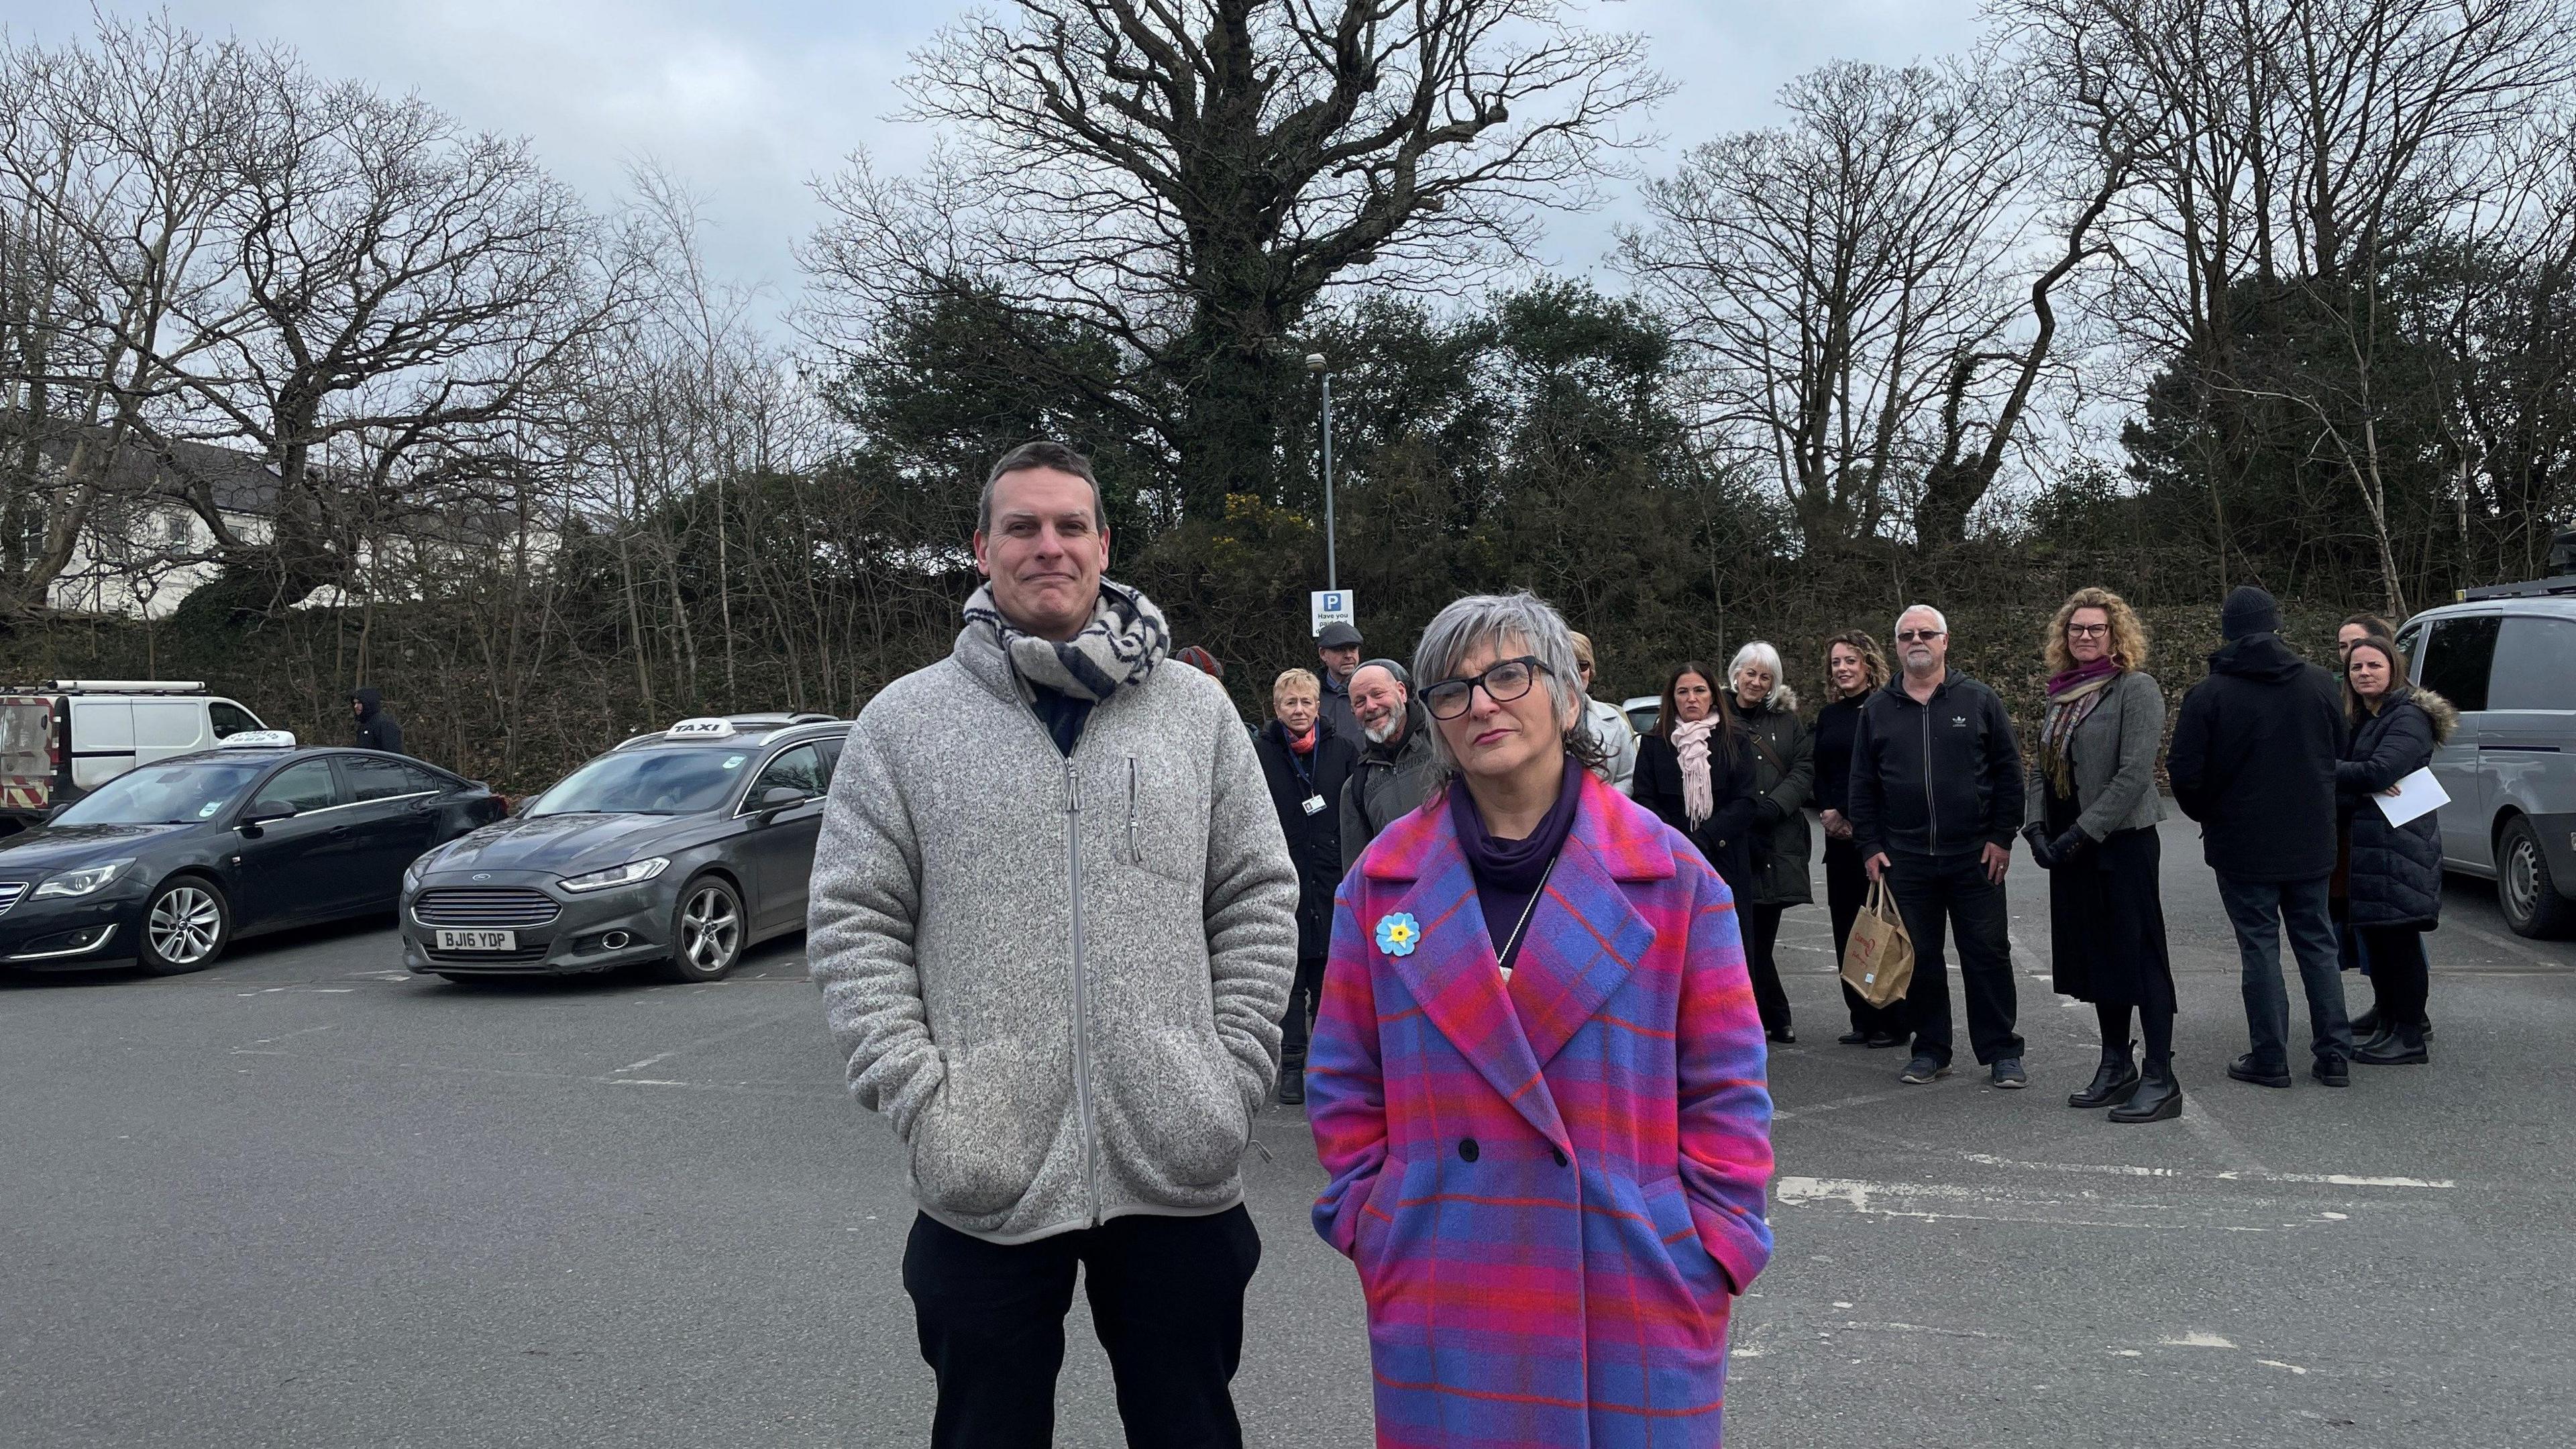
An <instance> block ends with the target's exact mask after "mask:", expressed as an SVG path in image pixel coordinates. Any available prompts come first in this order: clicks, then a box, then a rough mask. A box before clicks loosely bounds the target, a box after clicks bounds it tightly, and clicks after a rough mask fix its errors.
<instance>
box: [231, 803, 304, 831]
mask: <svg viewBox="0 0 2576 1449" xmlns="http://www.w3.org/2000/svg"><path fill="white" fill-rule="evenodd" d="M294 818H295V807H294V806H292V805H282V804H279V803H278V802H276V801H274V800H267V801H262V802H260V803H258V804H256V805H253V806H251V807H250V808H249V809H248V810H245V811H243V812H242V813H241V818H240V819H239V820H236V821H234V822H233V828H234V829H235V830H238V831H240V832H241V833H242V834H244V835H253V836H255V835H257V834H259V828H260V827H261V826H263V825H269V824H273V823H275V822H277V821H280V820H292V819H294Z"/></svg>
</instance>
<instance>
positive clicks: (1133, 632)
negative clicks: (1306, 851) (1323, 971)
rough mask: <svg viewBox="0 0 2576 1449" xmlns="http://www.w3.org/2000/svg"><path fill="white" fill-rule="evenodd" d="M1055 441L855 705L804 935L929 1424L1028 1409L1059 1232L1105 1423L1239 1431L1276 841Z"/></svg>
mask: <svg viewBox="0 0 2576 1449" xmlns="http://www.w3.org/2000/svg"><path fill="white" fill-rule="evenodd" d="M1108 552H1109V550H1108V534H1107V531H1106V530H1105V528H1104V527H1103V526H1102V520H1101V516H1100V507H1099V492H1098V485H1097V483H1096V482H1095V481H1094V480H1093V478H1092V475H1091V470H1090V466H1089V464H1088V463H1087V462H1086V461H1085V460H1084V459H1083V458H1082V457H1081V456H1080V455H1079V454H1077V453H1075V452H1073V451H1072V450H1071V449H1069V448H1066V447H1064V446H1063V445H1061V444H1054V443H1032V444H1028V445H1025V446H1023V447H1021V448H1019V449H1017V450H1014V451H1013V452H1012V453H1011V454H1009V455H1008V456H1006V457H1004V458H1003V459H1002V460H1001V462H999V463H997V464H996V465H994V469H993V473H992V476H991V477H990V478H989V479H988V480H987V481H986V484H985V494H984V504H983V508H982V511H981V515H980V518H979V523H978V528H977V531H976V537H975V554H976V561H977V564H978V566H979V567H980V568H981V569H982V570H983V572H984V574H985V576H986V577H987V579H988V580H989V582H988V584H987V585H986V586H985V588H984V589H982V590H980V591H979V592H978V593H977V594H976V596H975V598H974V599H973V600H972V601H970V602H969V604H968V605H967V610H966V619H967V622H966V627H965V628H964V629H963V630H962V631H960V632H959V634H958V636H957V644H956V648H955V650H954V652H952V653H951V654H950V655H949V657H948V658H946V659H945V660H942V661H940V662H939V663H937V664H934V665H931V666H930V667H929V668H927V669H922V670H919V671H916V672H915V673H912V674H909V675H906V676H905V677H904V678H902V679H899V680H897V681H895V682H894V683H893V684H890V685H888V686H887V687H886V688H885V690H884V691H883V692H881V693H879V694H878V695H877V697H876V698H875V699H874V700H873V701H871V702H870V703H869V705H868V707H867V708H866V710H865V711H863V712H862V713H861V714H860V716H859V720H858V724H857V726H856V727H855V728H854V729H852V731H851V732H850V737H849V743H848V745H847V747H846V748H845V750H844V752H843V754H842V757H841V762H840V765H839V768H838V770H837V771H836V773H835V775H834V777H833V781H832V794H831V800H830V804H829V805H828V807H827V808H826V810H825V813H824V822H823V835H822V840H821V843H820V845H819V846H818V848H817V850H816V852H815V857H814V878H813V892H812V904H811V907H810V915H809V921H808V924H809V927H810V935H809V944H808V950H809V954H810V957H811V959H812V962H813V974H814V978H815V980H816V981H817V982H818V983H819V984H820V985H821V986H822V988H823V997H824V1002H825V1007H826V1010H827V1013H828V1015H829V1018H830V1024H831V1028H832V1034H833V1038H834V1040H835V1042H836V1043H837V1044H838V1045H839V1047H840V1050H841V1051H842V1053H843V1054H844V1056H845V1057H846V1059H847V1061H848V1064H849V1081H850V1088H851V1091H852V1093H853V1094H854V1095H856V1096H857V1097H858V1099H859V1101H860V1102H861V1103H862V1104H863V1105H865V1106H867V1107H869V1108H871V1109H873V1110H876V1111H880V1112H883V1113H885V1114H886V1117H887V1119H888V1120H889V1121H890V1122H891V1123H892V1125H893V1127H894V1130H895V1133H896V1134H897V1135H898V1136H900V1137H901V1138H902V1139H903V1140H904V1142H905V1143H906V1144H907V1145H908V1146H909V1147H910V1149H911V1163H912V1188H913V1196H914V1199H915V1201H916V1202H918V1203H919V1205H920V1208H921V1215H920V1216H919V1217H918V1218H917V1219H916V1221H915V1222H914V1225H913V1230H912V1237H911V1241H910V1243H909V1245H908V1247H907V1249H906V1251H905V1254H904V1286H905V1288H906V1290H907V1291H908V1292H910V1294H911V1295H912V1299H913V1306H914V1317H915V1320H916V1325H917V1327H918V1330H919V1334H920V1340H921V1350H922V1356H923V1358H924V1359H926V1360H927V1361H928V1362H929V1364H930V1366H931V1368H932V1370H933V1372H934V1373H935V1374H936V1376H937V1378H938V1384H939V1395H938V1408H937V1410H936V1414H935V1418H934V1421H933V1425H932V1431H931V1442H932V1444H933V1445H934V1446H947V1445H960V1446H964V1445H1020V1444H1030V1445H1042V1444H1045V1443H1047V1442H1048V1441H1049V1437H1050V1435H1051V1433H1052V1425H1053V1414H1054V1398H1055V1377H1056V1371H1057V1368H1058V1367H1059V1365H1060V1364H1061V1362H1062V1358H1063V1351H1064V1314H1065V1312H1066V1310H1067V1309H1068V1308H1069V1307H1070V1306H1071V1303H1072V1294H1073V1286H1074V1275H1075V1268H1076V1265H1077V1264H1079V1265H1081V1266H1082V1267H1083V1268H1084V1269H1085V1270H1086V1271H1087V1276H1088V1283H1089V1292H1090V1296H1091V1301H1092V1305H1093V1316H1094V1320H1095V1322H1096V1323H1097V1324H1098V1327H1099V1331H1100V1336H1101V1340H1102V1345H1103V1347H1104V1348H1106V1349H1107V1351H1108V1355H1109V1359H1110V1363H1111V1366H1112V1368H1113V1370H1114V1371H1115V1373H1116V1376H1117V1379H1118V1388H1119V1403H1120V1407H1121V1411H1122V1413H1123V1414H1125V1415H1126V1416H1127V1420H1128V1423H1127V1428H1128V1433H1129V1442H1130V1443H1133V1444H1171V1445H1175V1446H1178V1445H1192V1446H1198V1445H1220V1444H1222V1445H1237V1444H1240V1443H1241V1442H1242V1438H1241V1430H1240V1428H1239V1427H1238V1425H1237V1421H1236V1419H1235V1414H1234V1407H1233V1401H1232V1398H1231V1396H1230V1392H1229V1390H1228V1384H1229V1382H1230V1381H1231V1379H1232V1377H1233V1374H1234V1371H1235V1368H1236V1365H1237V1364H1238V1362H1239V1361H1240V1358H1241V1350H1242V1337H1243V1294H1244V1289H1245V1287H1246V1286H1247V1285H1248V1284H1249V1283H1250V1281H1251V1277H1252V1272H1253V1268H1254V1266H1255V1264H1256V1263H1257V1262H1258V1260H1259V1257H1260V1240H1259V1237H1258V1235H1257V1234H1256V1233H1255V1232H1254V1230H1253V1226H1252V1220H1251V1217H1250V1215H1249V1214H1247V1213H1246V1212H1245V1211H1244V1208H1243V1205H1242V1201H1243V1188H1242V1181H1241V1178H1240V1176H1239V1175H1238V1164H1239V1160H1240V1158H1241V1156H1242V1154H1243V1152H1244V1150H1245V1147H1246V1145H1247V1144H1248V1142H1249V1139H1250V1135H1251V1124H1252V1115H1253V1113H1254V1112H1255V1111H1256V1110H1257V1109H1258V1107H1259V1105H1260V1104H1261V1103H1262V1101H1263V1100H1264V1099H1265V1098H1266V1097H1267V1095H1268V1094H1269V1092H1270V1089H1271V1085H1272V1083H1273V1080H1274V1079H1275V1077H1276V1075H1277V1073H1278V1069H1279V1025H1278V1022H1279V1016H1280V1012H1281V1009H1282V1007H1283V1006H1284V1005H1285V1003H1286V1001H1287V996H1288V984H1289V980H1290V977H1291V976H1292V975H1293V974H1294V972H1295V970H1296V964H1297V920H1296V911H1297V874H1296V869H1295V867H1294V865H1293V864H1292V863H1291V862H1290V859H1289V855H1288V848H1287V843H1286V841H1285V839H1284V838H1283V837H1282V835H1281V833H1280V829H1279V821H1278V818H1277V816H1276V814H1275V813H1274V812H1273V811H1272V809H1271V805H1270V797H1269V792H1268V789H1267V788H1266V786H1265V785H1264V784H1263V782H1262V777H1261V771H1260V767H1259V765H1258V764H1257V763H1256V762H1255V759H1254V756H1253V752H1252V745H1251V741H1250V740H1249V739H1248V738H1247V737H1246V736H1245V734H1244V732H1243V729H1242V727H1241V725H1240V723H1239V722H1238V721H1237V719H1236V717H1235V714H1234V710H1233V708H1232V706H1231V705H1230V704H1229V702H1228V701H1227V699H1226V696H1225V693H1224V691H1223V689H1222V688H1221V687H1220V686H1219V685H1218V684H1217V682H1216V681H1215V680H1213V679H1211V678H1209V677H1208V676H1206V675H1204V674H1201V673H1199V672H1198V671H1196V670H1192V669H1173V668H1158V667H1156V666H1157V665H1159V664H1160V663H1161V662H1162V659H1163V657H1164V655H1165V654H1166V653H1167V652H1168V650H1169V648H1170V636H1169V634H1168V633H1167V632H1166V631H1165V629H1164V626H1163V620H1162V616H1161V615H1160V614H1159V613H1157V612H1156V611H1155V610H1154V607H1153V605H1152V604H1151V603H1149V602H1148V601H1146V599H1145V598H1144V597H1143V596H1142V595H1140V594H1138V593H1136V592H1135V591H1133V590H1131V589H1128V588H1125V587H1124V586H1121V585H1118V584H1114V583H1110V582H1107V581H1105V580H1103V579H1102V578H1101V573H1102V571H1103V570H1104V569H1105V568H1106V567H1107V564H1108Z"/></svg>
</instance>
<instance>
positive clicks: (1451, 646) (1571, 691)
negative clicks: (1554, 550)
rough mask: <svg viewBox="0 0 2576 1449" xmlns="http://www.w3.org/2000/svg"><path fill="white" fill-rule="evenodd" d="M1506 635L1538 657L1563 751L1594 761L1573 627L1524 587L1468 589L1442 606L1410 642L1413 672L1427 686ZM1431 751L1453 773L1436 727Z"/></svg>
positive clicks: (1597, 749)
mask: <svg viewBox="0 0 2576 1449" xmlns="http://www.w3.org/2000/svg"><path fill="white" fill-rule="evenodd" d="M1508 640H1517V641H1519V643H1520V649H1519V651H1518V652H1521V653H1526V654H1529V655H1530V656H1532V657H1534V658H1536V659H1537V660H1538V663H1539V679H1540V681H1541V683H1543V684H1544V685H1545V686H1546V688H1547V697H1548V702H1549V703H1551V704H1553V705H1555V706H1556V716H1557V722H1558V724H1559V725H1561V726H1562V727H1563V729H1564V732H1565V748H1566V750H1567V752H1568V753H1571V754H1573V755H1574V756H1575V757H1576V758H1578V759H1580V760H1582V761H1583V762H1584V763H1585V764H1586V765H1590V764H1593V763H1595V762H1596V761H1595V759H1594V757H1595V756H1598V755H1599V754H1600V753H1601V744H1600V742H1599V741H1598V740H1595V739H1593V738H1592V735H1591V732H1590V731H1588V730H1587V729H1585V728H1584V725H1583V706H1584V701H1585V695H1584V693H1583V676H1582V674H1581V673H1580V672H1579V671H1578V669H1577V667H1576V665H1575V661H1574V634H1573V631H1572V630H1570V629H1568V628H1567V627H1566V624H1565V616H1564V615H1562V614H1560V613H1558V612H1557V611H1556V608H1555V606H1553V605H1551V604H1549V603H1548V602H1547V601H1546V600H1545V599H1542V598H1540V597H1539V596H1538V595H1536V594H1533V593H1531V592H1529V591H1528V590H1526V589H1523V590H1521V591H1520V592H1518V593H1510V594H1470V595H1468V596H1467V597H1466V598H1463V599H1460V600H1458V601H1457V602H1456V603H1453V604H1451V605H1450V606H1449V607H1448V608H1445V609H1443V610H1441V611H1440V613H1439V615H1438V616H1437V617H1435V618H1434V619H1432V621H1431V623H1430V625H1429V626H1428V627H1427V628H1425V629H1424V630H1423V631H1422V642H1421V643H1419V644H1417V645H1415V646H1414V650H1413V677H1414V678H1416V679H1422V680H1428V681H1430V683H1429V684H1425V685H1423V686H1422V688H1423V689H1428V688H1430V687H1431V684H1438V683H1440V682H1442V681H1444V680H1447V679H1449V678H1451V677H1453V676H1454V675H1456V673H1457V672H1458V664H1459V661H1461V660H1463V659H1465V658H1466V657H1467V656H1468V655H1469V654H1471V653H1474V652H1475V650H1476V648H1477V646H1479V645H1490V646H1492V647H1493V648H1495V649H1497V650H1499V649H1502V648H1504V647H1505V641H1508ZM1433 723H1434V725H1435V726H1436V725H1437V723H1438V722H1437V721H1434V722H1433ZM1431 754H1432V758H1433V759H1434V760H1435V761H1437V762H1438V764H1439V766H1440V768H1441V770H1442V771H1443V772H1444V773H1445V774H1452V775H1454V774H1456V773H1457V771H1458V761H1457V759H1456V758H1455V757H1454V756H1452V755H1451V754H1450V753H1449V743H1448V741H1447V740H1444V739H1442V738H1441V735H1440V731H1439V730H1438V729H1437V728H1436V727H1435V728H1434V729H1433V730H1432V731H1431Z"/></svg>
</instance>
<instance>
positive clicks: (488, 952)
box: [402, 715, 850, 981]
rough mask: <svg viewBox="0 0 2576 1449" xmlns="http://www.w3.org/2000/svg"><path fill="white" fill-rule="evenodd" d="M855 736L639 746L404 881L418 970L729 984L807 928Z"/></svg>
mask: <svg viewBox="0 0 2576 1449" xmlns="http://www.w3.org/2000/svg"><path fill="white" fill-rule="evenodd" d="M849 731H850V722H849V721H848V720H833V719H830V718H828V717H821V716H812V715H735V716H732V717H729V718H723V719H713V718H710V719H690V720H682V721H680V722H679V723H678V724H675V725H673V726H671V727H670V728H669V729H667V730H664V731H662V732H660V733H659V734H649V735H639V736H637V737H636V738H634V739H630V740H628V741H626V742H625V743H624V744H621V745H619V746H617V747H616V748H615V749H613V750H610V751H609V752H608V753H606V754H604V755H601V756H599V757H598V758H596V759H594V760H591V761H590V762H589V763H587V764H584V765H583V766H582V767H581V768H579V769H577V770H575V771H573V772H572V773H571V774H569V775H566V776H565V777H564V778H563V780H562V781H561V782H559V783H558V784H556V785H555V786H554V787H553V788H552V789H550V790H547V791H546V792H545V793H544V794H542V795H539V796H537V797H535V798H534V799H532V800H530V801H528V802H527V803H526V804H525V805H524V806H522V807H521V808H520V810H519V812H518V813H517V814H516V815H514V816H512V817H511V818H510V819H508V820H505V821H502V822H500V823H499V824H496V825H491V826H487V827H485V828H484V829H481V830H478V831H475V832H474V833H473V834H471V835H468V836H466V837H464V838H463V839H461V840H457V841H453V842H451V843H449V844H448V845H446V846H444V847H442V848H440V849H438V850H436V851H433V852H431V853H430V854H429V855H427V856H424V857H422V858H421V859H420V860H419V861H418V862H417V863H416V864H415V865H414V866H413V867H412V870H411V873H410V875H409V876H408V877H407V878H406V879H405V880H404V883H403V901H402V936H403V964H404V965H406V966H408V967H409V968H410V969H411V970H413V971H415V972H422V973H427V974H431V975H436V976H444V977H447V978H448V979H450V980H463V979H469V978H474V977H484V976H530V975H569V974H572V973H576V972H587V971H605V970H607V969H609V968H610V967H612V966H624V965H628V964H632V963H641V962H654V963H659V964H660V965H661V967H662V969H663V971H664V972H665V974H666V975H667V976H669V977H670V978H671V979H673V980H677V981H718V980H722V979H723V978H724V977H725V976H726V975H727V974H729V973H730V972H732V970H733V969H734V967H735V966H736V965H737V964H738V963H740V961H741V960H742V953H743V952H744V951H745V950H746V949H748V948H749V947H750V946H752V945H753V944H754V943H756V942H759V941H761V940H764V939H766V938H768V937H771V936H777V935H784V934H786V933H788V932H791V931H801V930H803V929H804V928H805V889H806V882H807V879H808V878H809V877H810V876H811V875H812V874H813V870H814V842H815V838H816V837H817V836H818V835H819V834H820V833H821V831H822V826H823V797H824V795H825V793H826V792H827V791H828V790H829V789H830V788H831V783H832V769H833V767H834V766H835V765H837V764H839V763H840V758H841V745H842V742H843V741H844V740H845V739H846V738H847V737H848V735H849Z"/></svg>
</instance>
